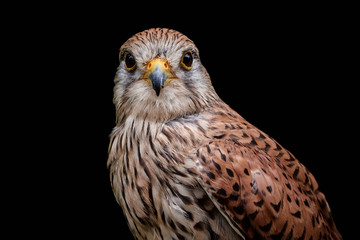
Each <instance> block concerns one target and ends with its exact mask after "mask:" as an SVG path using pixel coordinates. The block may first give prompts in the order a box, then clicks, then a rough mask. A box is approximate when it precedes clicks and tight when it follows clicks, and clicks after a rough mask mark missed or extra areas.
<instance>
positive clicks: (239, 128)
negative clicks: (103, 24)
mask: <svg viewBox="0 0 360 240" xmlns="http://www.w3.org/2000/svg"><path fill="white" fill-rule="evenodd" d="M189 49H190V50H191V51H192V52H193V54H194V63H193V68H192V69H191V71H184V70H182V69H181V66H179V59H180V58H181V56H182V54H183V52H184V51H188V50H189ZM127 51H128V52H131V53H132V54H133V55H134V56H135V58H136V60H137V69H136V71H135V72H128V71H126V69H125V68H124V63H123V60H122V59H121V56H122V55H123V53H124V52H127ZM155 57H161V58H166V59H167V60H168V62H169V64H170V65H171V68H172V70H173V72H174V74H175V75H176V76H177V79H175V80H173V81H172V82H171V83H170V84H169V85H168V86H167V87H165V88H164V89H162V90H161V94H160V95H159V96H156V95H155V93H154V91H153V89H151V86H149V85H147V83H146V82H145V81H143V79H142V77H141V76H142V75H143V74H144V71H145V64H146V63H147V62H148V61H149V60H150V59H153V58H155ZM114 104H115V106H116V114H117V120H116V126H115V128H114V129H113V132H112V134H111V139H110V145H109V158H108V167H109V170H110V180H111V184H112V188H113V191H114V195H115V197H116V199H117V201H118V203H119V205H120V206H121V207H122V210H123V212H124V214H125V217H126V219H127V221H128V225H129V228H130V229H131V231H132V233H133V235H134V237H135V238H136V239H225V240H226V239H341V235H340V233H339V232H338V231H337V229H336V226H335V223H334V221H333V219H332V217H331V214H330V208H329V206H328V204H327V202H326V199H325V196H324V195H323V194H322V193H321V192H320V191H319V188H318V184H317V182H316V180H315V178H314V176H313V175H312V174H311V173H310V172H309V171H308V170H307V169H306V167H305V166H303V165H302V164H301V163H300V162H299V161H298V160H297V159H296V158H295V157H294V156H293V155H292V154H291V153H290V152H289V151H287V150H286V149H285V148H283V147H282V146H281V145H280V144H279V143H277V142H276V141H275V140H274V139H272V138H271V137H270V136H268V135H267V134H265V133H264V132H262V131H260V130H259V129H257V128H256V127H254V126H253V125H251V124H250V123H248V122H247V121H246V120H245V119H244V118H242V117H241V116H240V115H239V114H238V113H236V112H235V111H233V110H232V109H231V108H230V107H229V106H228V105H227V104H225V103H224V102H223V101H222V100H221V99H220V98H219V97H218V96H217V94H216V92H215V90H214V89H213V87H212V85H211V81H210V77H209V76H208V74H207V72H206V70H205V68H204V67H203V66H202V65H201V62H200V59H199V56H198V50H197V48H196V47H195V45H194V43H193V42H192V41H191V40H189V39H188V38H187V37H185V36H184V35H182V34H180V33H178V32H177V31H174V30H169V29H160V28H157V29H150V30H146V31H144V32H141V33H139V34H136V35H134V36H133V37H132V38H130V39H129V40H128V41H127V42H126V43H125V44H124V45H123V46H122V47H121V49H120V66H119V68H118V71H117V74H116V77H115V88H114Z"/></svg>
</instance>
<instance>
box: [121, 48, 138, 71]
mask: <svg viewBox="0 0 360 240" xmlns="http://www.w3.org/2000/svg"><path fill="white" fill-rule="evenodd" d="M124 59H125V68H126V69H127V70H129V71H131V70H134V69H135V67H136V61H135V57H134V56H133V55H131V53H128V52H127V53H125V56H124Z"/></svg>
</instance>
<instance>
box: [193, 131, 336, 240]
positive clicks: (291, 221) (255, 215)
mask: <svg viewBox="0 0 360 240" xmlns="http://www.w3.org/2000/svg"><path fill="white" fill-rule="evenodd" d="M233 126H236V125H235V124H233ZM238 126H239V125H238ZM248 126H250V125H248ZM239 127H240V126H239ZM229 129H230V130H228V131H227V133H226V134H222V135H221V137H220V138H214V140H213V141H210V142H208V143H207V144H205V145H204V146H203V147H201V148H200V149H198V150H197V154H196V156H197V159H196V162H197V166H198V169H199V171H200V173H201V174H200V178H199V181H200V183H201V185H202V186H203V188H204V189H205V191H206V192H207V193H208V195H209V197H210V198H211V200H212V201H213V202H214V204H215V205H216V206H217V208H218V209H219V211H220V212H221V213H222V214H223V215H224V216H225V217H226V218H227V220H228V222H229V223H230V224H231V226H232V227H233V228H234V229H236V231H237V232H238V233H239V235H244V236H246V238H250V239H252V238H260V239H262V238H269V239H293V238H294V239H311V237H312V239H320V238H323V237H326V236H329V239H331V238H333V239H338V238H341V237H339V236H338V235H337V234H338V232H337V230H336V227H335V225H334V224H333V220H332V218H331V215H330V209H329V207H328V205H327V202H326V200H325V197H324V195H323V194H322V193H321V192H319V191H318V185H317V183H316V180H315V179H314V177H313V176H312V174H311V173H310V172H309V171H308V170H307V169H306V168H305V167H304V166H303V165H302V164H301V163H299V162H298V161H297V160H296V159H295V158H294V156H293V155H292V154H291V153H289V152H288V151H287V150H285V149H284V148H282V147H281V146H280V145H279V144H278V143H276V142H275V141H274V140H273V139H271V138H270V137H268V136H265V134H264V133H262V132H260V131H259V130H257V129H256V128H254V127H252V126H251V127H247V130H244V128H241V127H240V129H242V130H236V129H235V128H233V129H234V130H231V128H229ZM255 133H257V136H256V134H255ZM244 135H246V138H249V139H250V140H249V141H247V142H246V141H243V140H244V138H243V137H242V136H244ZM259 146H263V147H259ZM334 229H335V230H334Z"/></svg>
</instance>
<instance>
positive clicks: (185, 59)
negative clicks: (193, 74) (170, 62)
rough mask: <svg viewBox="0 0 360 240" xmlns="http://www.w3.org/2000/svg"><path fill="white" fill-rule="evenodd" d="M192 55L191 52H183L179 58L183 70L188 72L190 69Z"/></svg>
mask: <svg viewBox="0 0 360 240" xmlns="http://www.w3.org/2000/svg"><path fill="white" fill-rule="evenodd" d="M193 60H194V58H193V55H192V52H191V51H185V52H184V54H183V55H182V57H181V66H182V67H183V68H185V69H186V70H190V69H191V68H192V66H193V65H192V64H193Z"/></svg>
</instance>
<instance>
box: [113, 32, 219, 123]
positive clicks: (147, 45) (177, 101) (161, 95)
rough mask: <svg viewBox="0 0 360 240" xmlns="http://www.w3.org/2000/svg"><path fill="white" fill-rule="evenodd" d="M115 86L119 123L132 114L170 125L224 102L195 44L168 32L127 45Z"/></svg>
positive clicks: (140, 37) (122, 51) (145, 35)
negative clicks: (216, 91) (172, 120)
mask: <svg viewBox="0 0 360 240" xmlns="http://www.w3.org/2000/svg"><path fill="white" fill-rule="evenodd" d="M114 82H115V87H114V104H115V105H116V110H117V119H118V121H119V119H124V118H126V117H128V116H130V115H131V116H132V117H133V118H146V119H149V120H153V121H169V120H171V119H174V118H179V117H182V116H186V115H188V114H194V113H197V112H200V111H201V110H202V109H204V108H205V107H206V106H208V105H209V104H210V103H211V102H212V101H213V100H214V99H217V98H218V97H217V95H216V93H215V91H214V89H213V87H212V84H211V81H210V77H209V75H208V73H207V71H206V69H205V68H204V66H203V65H202V64H201V62H200V58H199V51H198V49H197V47H196V46H195V44H194V43H193V41H191V40H190V39H189V38H187V37H186V36H185V35H183V34H181V33H179V32H177V31H175V30H171V29H165V28H154V29H149V30H145V31H143V32H140V33H138V34H135V35H134V36H132V37H131V38H130V39H128V40H127V41H126V42H125V43H124V44H123V45H122V46H121V48H120V65H119V67H118V69H117V72H116V76H115V80H114Z"/></svg>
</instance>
